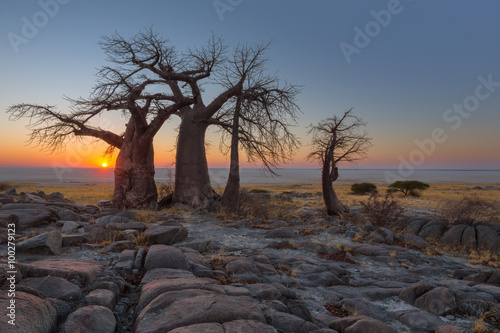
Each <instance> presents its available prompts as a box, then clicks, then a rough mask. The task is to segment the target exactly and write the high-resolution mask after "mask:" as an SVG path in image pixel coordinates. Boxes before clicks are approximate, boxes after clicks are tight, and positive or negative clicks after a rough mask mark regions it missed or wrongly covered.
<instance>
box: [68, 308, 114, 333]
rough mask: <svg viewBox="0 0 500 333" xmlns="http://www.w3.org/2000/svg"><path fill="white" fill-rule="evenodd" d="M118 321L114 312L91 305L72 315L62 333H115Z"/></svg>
mask: <svg viewBox="0 0 500 333" xmlns="http://www.w3.org/2000/svg"><path fill="white" fill-rule="evenodd" d="M115 330H116V319H115V316H114V315H113V312H111V310H109V309H108V308H106V307H104V306H100V305H89V306H85V307H83V308H79V309H78V310H76V311H75V312H73V313H71V314H70V315H69V316H68V318H67V319H66V322H65V323H64V325H63V326H62V328H61V333H88V332H92V333H114V332H115Z"/></svg>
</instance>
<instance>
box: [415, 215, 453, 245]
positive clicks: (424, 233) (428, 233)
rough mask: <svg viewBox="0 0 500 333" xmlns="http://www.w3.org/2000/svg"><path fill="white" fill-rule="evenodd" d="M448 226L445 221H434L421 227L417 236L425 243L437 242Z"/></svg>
mask: <svg viewBox="0 0 500 333" xmlns="http://www.w3.org/2000/svg"><path fill="white" fill-rule="evenodd" d="M447 225H448V221H447V220H434V221H431V222H429V223H426V224H425V225H424V226H422V229H420V231H419V232H418V234H417V236H418V237H420V238H423V239H425V240H427V241H433V240H434V241H437V240H439V239H441V237H442V236H443V233H444V232H445V230H446V227H447Z"/></svg>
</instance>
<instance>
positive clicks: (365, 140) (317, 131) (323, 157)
mask: <svg viewBox="0 0 500 333" xmlns="http://www.w3.org/2000/svg"><path fill="white" fill-rule="evenodd" d="M365 125H366V124H365V123H364V122H363V121H361V118H359V117H357V116H354V115H352V108H351V109H349V110H347V111H346V112H344V114H343V115H342V116H341V117H337V116H334V117H332V118H327V119H325V120H323V121H321V122H320V123H318V124H317V125H316V126H311V129H310V130H309V134H312V136H313V139H312V146H313V151H312V152H311V153H310V154H309V155H308V157H307V158H308V159H315V160H319V161H320V162H321V164H322V173H321V186H322V190H323V201H324V202H325V206H326V211H327V214H328V215H337V216H342V215H344V214H347V213H349V207H347V206H346V205H344V204H342V202H340V200H339V198H338V197H337V194H336V193H335V191H334V189H333V185H332V183H333V182H334V181H336V180H337V178H338V177H339V169H338V167H337V165H338V163H340V162H349V163H356V161H358V160H360V159H362V158H364V157H366V151H367V150H368V148H370V147H371V138H370V137H368V134H367V132H366V131H364V130H362V128H364V127H365Z"/></svg>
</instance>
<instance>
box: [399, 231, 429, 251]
mask: <svg viewBox="0 0 500 333" xmlns="http://www.w3.org/2000/svg"><path fill="white" fill-rule="evenodd" d="M398 239H399V240H400V241H402V242H404V243H406V244H408V245H409V246H410V247H411V248H414V249H419V250H422V249H427V248H431V247H432V246H431V245H430V244H429V243H427V242H426V241H424V240H423V239H422V238H420V237H418V236H415V235H404V234H401V235H399V236H398Z"/></svg>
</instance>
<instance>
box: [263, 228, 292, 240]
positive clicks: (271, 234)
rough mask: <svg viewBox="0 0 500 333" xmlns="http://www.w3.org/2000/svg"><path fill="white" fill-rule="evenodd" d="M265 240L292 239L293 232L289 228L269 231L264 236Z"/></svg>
mask: <svg viewBox="0 0 500 333" xmlns="http://www.w3.org/2000/svg"><path fill="white" fill-rule="evenodd" d="M264 237H265V238H292V237H293V231H292V230H291V229H290V228H288V227H281V228H277V229H273V230H269V231H268V232H266V234H265V235H264Z"/></svg>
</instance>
